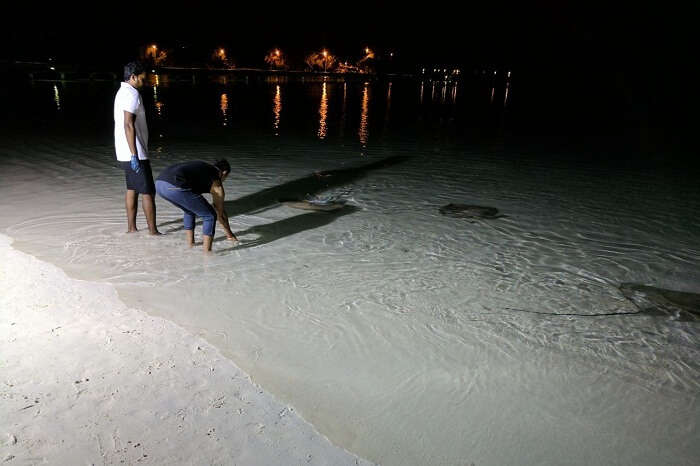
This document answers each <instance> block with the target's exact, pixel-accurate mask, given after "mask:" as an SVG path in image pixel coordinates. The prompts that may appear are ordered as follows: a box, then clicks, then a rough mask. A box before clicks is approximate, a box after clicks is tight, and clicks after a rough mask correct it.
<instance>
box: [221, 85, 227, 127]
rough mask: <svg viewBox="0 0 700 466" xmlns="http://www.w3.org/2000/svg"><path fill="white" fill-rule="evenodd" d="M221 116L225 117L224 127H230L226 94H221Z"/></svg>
mask: <svg viewBox="0 0 700 466" xmlns="http://www.w3.org/2000/svg"><path fill="white" fill-rule="evenodd" d="M219 106H220V108H221V114H222V116H223V117H224V126H227V125H228V96H227V95H226V93H225V92H224V93H223V94H221V99H220V104H219Z"/></svg>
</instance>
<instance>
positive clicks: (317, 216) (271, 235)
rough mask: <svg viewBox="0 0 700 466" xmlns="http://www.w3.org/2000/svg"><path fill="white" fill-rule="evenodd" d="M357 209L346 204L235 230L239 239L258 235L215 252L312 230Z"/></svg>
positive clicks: (244, 247)
mask: <svg viewBox="0 0 700 466" xmlns="http://www.w3.org/2000/svg"><path fill="white" fill-rule="evenodd" d="M358 210H360V208H359V207H355V206H352V205H346V206H345V207H343V208H342V209H339V210H334V211H332V212H311V213H308V214H302V215H295V216H294V217H289V218H285V219H283V220H279V221H277V222H272V223H266V224H264V225H256V226H254V227H250V228H248V229H247V230H243V231H238V232H236V236H238V237H239V239H244V238H243V237H244V236H246V235H251V234H254V235H258V237H257V238H256V239H254V240H251V241H241V243H239V244H238V245H236V246H233V247H230V248H226V249H222V250H221V251H217V253H218V254H223V253H226V252H229V251H233V250H236V249H247V248H253V247H257V246H262V245H263V244H267V243H271V242H273V241H277V240H278V239H281V238H284V237H286V236H292V235H295V234H297V233H301V232H302V231H305V230H313V229H314V228H319V227H322V226H324V225H328V224H329V223H331V222H333V221H335V220H336V219H338V218H340V217H343V216H345V215H349V214H352V213H355V212H357V211H358ZM219 241H226V238H225V237H220V238H215V239H214V242H219Z"/></svg>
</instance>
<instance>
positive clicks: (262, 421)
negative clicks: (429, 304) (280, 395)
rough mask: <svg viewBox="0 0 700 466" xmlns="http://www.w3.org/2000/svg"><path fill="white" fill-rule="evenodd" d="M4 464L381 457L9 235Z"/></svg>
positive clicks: (2, 376) (0, 363)
mask: <svg viewBox="0 0 700 466" xmlns="http://www.w3.org/2000/svg"><path fill="white" fill-rule="evenodd" d="M0 289H2V293H0V419H2V422H0V426H1V427H0V452H1V453H0V461H2V462H3V464H8V465H14V464H23V465H28V464H66V465H67V464H95V465H97V464H100V465H102V464H105V465H109V464H240V465H251V464H255V465H305V464H318V465H327V464H334V465H335V464H337V465H345V464H347V465H366V464H371V463H369V462H367V461H364V460H362V459H360V458H357V457H356V456H354V455H351V454H349V453H347V452H346V451H344V450H343V449H341V448H338V447H336V446H334V445H331V443H330V442H329V441H328V440H327V439H326V438H324V437H323V436H322V435H320V434H319V433H318V432H316V431H315V430H314V429H313V428H312V426H311V425H309V424H308V423H307V422H305V421H304V420H303V419H301V418H300V417H299V416H298V415H297V414H296V412H295V411H294V409H293V408H292V407H289V406H286V405H284V404H282V403H280V402H279V401H278V400H276V399H275V398H274V397H273V396H271V395H270V394H269V393H266V392H265V391H263V390H262V389H261V388H260V387H258V386H257V385H255V384H253V383H252V382H251V380H250V378H249V377H248V376H246V374H245V373H243V372H242V371H241V370H240V369H239V368H238V367H236V366H235V365H234V364H233V363H232V362H231V361H230V360H228V359H226V358H223V357H222V356H221V355H220V354H219V352H218V351H217V350H216V349H215V348H213V347H212V346H211V345H209V344H208V343H207V342H205V341H204V340H202V339H201V338H198V337H197V336H195V335H192V334H189V333H187V332H186V331H184V330H183V329H181V328H179V327H177V326H176V325H174V324H172V323H171V322H168V321H166V320H164V319H160V318H156V317H150V316H148V315H146V314H144V313H143V312H140V311H137V310H134V309H130V308H127V307H126V306H125V305H124V304H122V303H121V302H120V301H119V299H118V298H117V295H116V292H115V291H114V290H113V289H112V287H111V286H109V285H104V284H96V283H89V282H84V281H80V280H74V279H71V278H69V277H67V276H66V275H65V274H64V273H63V272H62V271H61V270H59V269H58V268H56V267H55V266H53V265H50V264H47V263H45V262H41V261H39V260H37V259H35V258H33V257H31V256H28V255H26V254H23V253H21V252H18V251H16V250H14V249H12V247H11V246H10V239H9V238H8V237H6V236H0Z"/></svg>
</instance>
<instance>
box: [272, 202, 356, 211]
mask: <svg viewBox="0 0 700 466" xmlns="http://www.w3.org/2000/svg"><path fill="white" fill-rule="evenodd" d="M279 202H280V203H282V204H284V205H286V206H287V207H292V208H294V209H303V210H316V211H320V212H331V211H333V210H340V209H342V208H343V207H345V201H337V200H320V199H280V200H279Z"/></svg>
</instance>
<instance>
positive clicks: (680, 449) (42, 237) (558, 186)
mask: <svg viewBox="0 0 700 466" xmlns="http://www.w3.org/2000/svg"><path fill="white" fill-rule="evenodd" d="M164 81H165V79H164ZM477 84H478V83H476V84H475V83H472V85H471V87H468V89H461V88H459V87H458V86H457V87H455V88H454V90H453V91H451V90H450V87H449V86H443V87H442V89H440V88H438V92H437V93H436V94H432V89H431V99H430V101H427V100H426V99H427V97H426V96H427V93H426V92H427V91H426V83H423V91H422V94H421V84H420V82H408V81H407V82H400V83H397V84H392V85H391V86H390V85H388V84H387V83H386V82H381V81H380V82H372V83H367V84H365V83H364V82H349V83H343V82H326V83H324V82H322V81H321V82H310V83H309V82H305V83H300V82H284V81H283V82H277V81H273V82H266V81H260V82H257V81H256V82H245V81H243V82H241V81H236V82H233V83H213V84H212V83H209V84H206V85H204V84H202V85H199V86H189V87H188V86H185V85H183V84H181V85H176V84H171V85H169V86H165V85H161V86H158V85H156V86H155V87H149V88H147V89H145V90H144V91H143V93H144V96H146V95H148V96H149V97H148V99H149V105H151V107H150V111H151V114H150V115H149V116H150V117H151V118H152V120H151V121H152V125H151V132H152V143H151V144H150V146H151V149H152V154H151V157H152V164H153V167H154V173H158V172H159V171H160V170H161V169H162V168H163V167H165V166H166V165H168V164H171V163H175V162H179V161H182V160H187V159H193V158H197V159H204V160H213V159H214V158H217V157H220V156H226V157H228V158H229V160H230V162H231V164H232V166H233V167H234V168H233V172H232V174H231V176H230V177H229V178H228V179H227V180H226V183H225V189H226V191H227V199H228V201H227V206H226V207H227V210H228V212H229V214H230V215H231V224H232V228H233V230H234V232H236V234H237V235H239V237H240V239H241V243H240V244H239V245H235V246H234V245H232V244H230V243H228V242H227V241H225V240H223V241H222V238H220V237H217V238H216V242H215V245H214V254H213V255H212V256H211V257H207V258H202V254H201V251H199V250H186V249H185V248H184V233H183V232H182V231H181V225H182V224H181V220H180V215H179V213H178V211H177V210H176V209H175V208H173V207H172V206H170V205H169V204H167V203H165V202H162V200H161V199H158V223H159V225H160V228H161V231H163V232H164V233H166V236H164V237H162V238H152V237H149V236H148V235H146V234H145V233H144V232H141V233H139V234H137V235H125V234H124V233H123V231H124V230H125V221H124V212H123V200H122V199H123V173H122V172H120V171H119V170H118V169H116V168H113V166H114V162H113V155H112V151H113V148H112V141H111V139H110V137H111V127H110V125H109V121H106V122H105V121H100V120H99V117H105V114H106V115H107V116H106V117H105V118H104V119H106V120H108V119H109V117H110V115H111V94H110V93H109V92H108V91H110V92H111V87H109V86H102V87H100V86H87V85H84V84H74V85H72V86H71V85H69V84H63V85H61V86H63V88H64V90H63V93H62V92H61V89H59V87H58V85H57V86H56V88H55V89H52V86H54V85H53V84H35V86H34V87H33V88H31V89H25V90H24V91H23V92H26V93H27V94H26V95H25V97H26V98H27V99H28V101H31V102H41V105H43V106H39V104H37V106H35V107H34V108H35V112H36V114H35V115H33V116H31V117H30V116H29V115H26V114H22V112H23V111H24V110H26V109H24V110H22V109H19V108H18V110H17V111H18V112H19V113H20V117H19V118H18V119H17V120H18V122H14V123H13V125H14V126H12V128H13V131H5V133H6V134H5V135H4V136H3V139H2V142H1V145H0V153H2V159H1V163H2V172H1V173H0V194H1V195H2V199H3V202H2V204H0V205H1V207H0V209H1V210H0V215H1V216H2V221H1V223H0V227H3V228H6V232H7V234H8V235H10V236H12V237H13V238H15V239H16V242H15V243H14V246H15V247H18V248H20V249H22V250H25V251H27V252H30V253H32V254H35V255H37V256H39V257H41V258H44V259H47V260H50V261H51V262H54V263H56V264H58V265H60V266H61V267H63V268H64V269H66V270H67V271H68V272H69V273H70V274H72V275H74V276H77V277H80V278H84V279H87V280H92V281H106V282H109V283H112V284H114V285H115V286H116V287H117V289H118V291H119V294H120V296H121V297H122V299H124V300H125V301H126V302H127V304H129V305H131V306H134V307H138V308H140V309H143V310H145V311H147V312H150V313H154V314H158V315H161V316H164V317H167V318H169V319H172V320H173V321H175V322H176V323H178V324H180V325H183V326H185V327H186V328H188V329H190V330H192V331H193V332H196V333H198V334H201V335H203V336H204V337H205V338H207V339H208V340H209V341H211V342H213V343H214V344H216V345H217V346H218V347H219V348H221V350H222V351H223V352H224V354H226V355H228V356H230V357H231V358H233V359H234V360H235V362H236V363H237V364H238V365H239V366H240V367H241V368H243V369H244V370H246V371H247V372H248V373H250V374H251V375H252V377H253V378H254V380H256V381H257V382H258V383H260V384H261V385H262V386H263V387H264V388H265V389H268V390H270V391H271V392H272V393H274V394H275V395H276V396H278V397H280V398H281V399H282V400H284V401H286V402H288V403H290V404H292V405H294V406H295V407H297V409H298V411H299V412H300V413H301V414H302V415H303V416H304V417H305V418H306V419H308V420H309V421H311V422H312V423H313V424H314V425H315V426H316V427H317V428H318V429H319V430H320V431H321V432H322V433H323V434H325V435H327V436H328V437H329V438H330V439H331V440H332V441H333V442H335V443H338V444H340V445H342V446H344V447H346V448H348V449H349V450H351V451H353V452H355V453H357V454H360V455H362V456H364V457H367V458H368V459H370V460H373V461H379V462H382V463H383V464H458V463H460V462H461V463H466V464H470V463H471V462H474V463H475V464H516V463H517V464H561V462H562V458H567V461H565V462H567V463H571V464H590V463H597V464H602V463H613V462H614V461H612V460H611V458H616V460H615V461H618V463H616V464H659V463H661V462H664V461H667V460H668V458H669V457H673V458H674V460H677V461H674V463H677V464H691V463H693V462H694V460H696V459H697V458H698V457H700V456H699V455H700V451H699V450H698V447H697V445H696V442H695V439H696V437H697V420H698V418H699V416H698V414H700V413H699V412H698V408H697V402H696V401H697V395H698V393H699V389H700V382H699V381H700V363H698V361H699V360H700V358H699V357H698V356H700V354H699V353H700V351H699V346H698V336H699V333H700V330H699V329H698V326H697V323H696V322H684V321H680V320H678V319H675V318H673V317H664V318H660V317H654V316H647V315H632V316H630V315H627V316H624V315H623V316H612V317H595V316H594V315H595V314H600V313H610V312H618V311H619V312H621V313H625V312H634V311H636V308H634V306H633V305H632V304H631V303H630V302H629V301H627V300H626V299H625V298H624V297H623V296H622V295H621V293H620V292H619V290H618V289H617V287H618V285H619V284H620V283H622V282H635V283H645V284H650V285H654V286H658V287H662V288H670V289H676V290H681V291H690V292H696V293H697V292H700V288H699V287H698V284H699V283H700V267H699V265H700V248H699V247H698V244H700V219H699V218H698V216H697V213H698V212H699V211H700V209H699V208H698V207H700V205H699V201H698V200H699V199H700V188H698V183H697V182H696V179H697V177H696V174H697V168H696V166H688V165H687V164H685V163H684V162H682V161H680V160H677V159H676V160H670V161H669V160H664V157H665V154H652V155H651V156H642V155H640V154H636V153H634V152H633V151H631V152H630V153H611V151H609V150H603V149H601V150H599V151H596V150H595V149H592V150H591V149H590V148H588V149H587V150H574V149H572V150H569V151H561V150H558V149H551V148H550V149H549V150H546V151H542V150H540V149H538V146H537V145H535V144H533V145H527V144H516V145H511V144H508V141H509V139H508V138H507V134H508V132H509V131H510V130H509V128H510V126H509V125H512V124H513V123H504V119H507V118H508V107H507V105H506V106H505V107H504V106H502V105H501V106H499V107H498V108H496V107H495V104H494V103H493V102H491V101H490V99H489V93H488V86H487V87H486V88H484V87H483V86H481V87H479V85H477ZM482 84H483V83H482ZM429 87H432V84H431V85H430V86H429ZM453 87H454V86H453ZM485 89H486V91H487V92H486V93H484V92H482V91H483V90H485ZM514 89H517V87H514ZM442 90H444V99H443V95H442V94H441V92H442ZM54 91H55V92H54ZM52 92H54V95H52ZM450 92H452V94H450ZM105 94H106V95H107V96H106V97H105ZM224 95H225V96H226V98H223V96H224ZM421 95H422V98H423V99H424V100H423V101H421ZM57 96H58V97H57ZM378 96H380V97H378ZM478 96H481V97H478ZM502 97H503V96H502ZM511 97H512V98H513V99H515V94H514V95H513V96H511ZM52 99H53V100H52ZM158 102H161V103H162V104H161V105H160V106H159V105H158ZM462 102H464V104H462ZM506 104H507V102H506ZM465 107H466V108H465ZM521 111H522V110H521ZM480 114H481V115H482V116H483V121H482V123H479V124H470V122H473V121H477V120H478V115H480ZM479 121H481V120H479ZM542 137H546V135H542ZM306 195H312V196H313V195H318V196H321V197H323V196H337V197H339V198H341V199H344V200H346V201H347V202H348V206H347V207H346V208H345V209H343V210H341V211H338V212H337V213H317V212H307V211H302V210H295V209H291V208H289V207H285V206H281V205H280V204H278V203H277V202H276V200H277V199H278V198H286V197H293V196H299V197H304V196H306ZM450 202H454V203H466V204H476V205H483V206H491V207H496V208H498V209H499V211H500V213H502V214H503V215H504V217H502V218H498V219H492V220H478V221H474V222H470V221H469V220H468V219H456V218H450V217H445V216H442V215H440V214H439V212H438V209H439V207H440V206H442V205H445V204H448V203H450ZM139 222H140V224H139V225H140V227H141V228H142V229H143V228H144V225H143V219H142V218H141V217H140V216H139ZM198 232H199V231H198ZM219 236H221V231H220V229H219ZM528 311H536V312H537V313H533V312H528ZM542 313H545V314H542ZM565 313H576V314H590V315H591V317H573V316H556V315H554V314H565ZM548 314H551V315H548Z"/></svg>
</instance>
